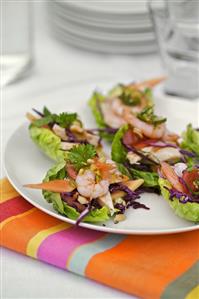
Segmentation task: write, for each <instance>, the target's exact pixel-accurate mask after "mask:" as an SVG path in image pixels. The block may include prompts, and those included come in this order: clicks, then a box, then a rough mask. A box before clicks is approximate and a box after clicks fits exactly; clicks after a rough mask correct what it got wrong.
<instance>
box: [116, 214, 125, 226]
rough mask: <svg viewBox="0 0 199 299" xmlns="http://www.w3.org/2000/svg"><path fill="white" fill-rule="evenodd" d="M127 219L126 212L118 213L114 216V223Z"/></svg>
mask: <svg viewBox="0 0 199 299" xmlns="http://www.w3.org/2000/svg"><path fill="white" fill-rule="evenodd" d="M125 219H126V216H125V215H124V214H117V215H116V216H115V218H114V223H115V224H116V223H118V222H121V221H124V220H125Z"/></svg>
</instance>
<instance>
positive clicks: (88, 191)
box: [75, 170, 109, 198]
mask: <svg viewBox="0 0 199 299" xmlns="http://www.w3.org/2000/svg"><path fill="white" fill-rule="evenodd" d="M75 181H76V184H77V190H78V192H79V193H80V194H81V195H82V196H85V197H87V198H97V197H100V196H103V195H105V194H106V193H107V192H108V188H109V182H108V181H107V180H101V181H100V182H99V183H95V174H94V173H93V172H92V171H91V170H86V171H85V172H84V173H83V174H80V173H79V174H78V175H77V177H76V180H75Z"/></svg>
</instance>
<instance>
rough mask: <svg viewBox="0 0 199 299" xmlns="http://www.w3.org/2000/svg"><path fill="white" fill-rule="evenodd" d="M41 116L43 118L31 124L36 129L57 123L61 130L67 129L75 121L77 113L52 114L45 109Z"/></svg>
mask: <svg viewBox="0 0 199 299" xmlns="http://www.w3.org/2000/svg"><path fill="white" fill-rule="evenodd" d="M43 114H44V117H42V118H40V119H37V120H35V121H34V122H33V124H34V125H35V126H36V127H42V126H44V125H48V124H50V123H57V124H58V125H60V126H61V127H62V128H68V127H70V125H71V124H72V123H73V122H74V121H75V120H76V119H77V113H67V112H63V113H61V114H52V113H51V112H50V111H49V110H48V108H46V107H44V109H43Z"/></svg>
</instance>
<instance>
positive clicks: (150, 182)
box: [130, 167, 159, 187]
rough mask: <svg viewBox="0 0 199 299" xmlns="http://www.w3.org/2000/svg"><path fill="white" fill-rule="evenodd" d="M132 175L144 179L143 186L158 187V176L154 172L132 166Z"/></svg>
mask: <svg viewBox="0 0 199 299" xmlns="http://www.w3.org/2000/svg"><path fill="white" fill-rule="evenodd" d="M130 172H131V174H132V176H133V177H134V178H135V179H143V180H144V184H143V186H144V187H159V183H158V179H159V176H158V174H157V173H155V172H149V171H143V170H137V169H134V168H133V167H132V168H131V169H130Z"/></svg>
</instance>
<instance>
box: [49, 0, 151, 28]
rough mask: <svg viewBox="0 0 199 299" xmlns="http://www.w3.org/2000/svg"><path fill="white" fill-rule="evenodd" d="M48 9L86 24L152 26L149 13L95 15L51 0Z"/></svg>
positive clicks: (129, 26)
mask: <svg viewBox="0 0 199 299" xmlns="http://www.w3.org/2000/svg"><path fill="white" fill-rule="evenodd" d="M48 8H49V10H51V11H53V13H55V14H56V13H57V14H58V15H61V16H64V17H66V18H68V19H72V20H73V21H77V22H80V23H82V24H87V25H90V26H98V27H105V28H114V29H122V28H123V29H130V28H131V29H132V28H135V29H136V28H139V29H149V28H152V22H151V19H150V17H149V14H148V13H146V14H144V15H137V14H136V15H134V16H131V17H130V19H127V18H126V17H125V18H120V16H118V15H117V17H116V18H115V16H114V17H113V16H110V15H100V17H96V16H95V15H94V14H93V13H91V14H87V13H85V12H84V11H74V10H71V9H70V7H66V6H62V3H57V2H52V3H50V2H49V3H48Z"/></svg>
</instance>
